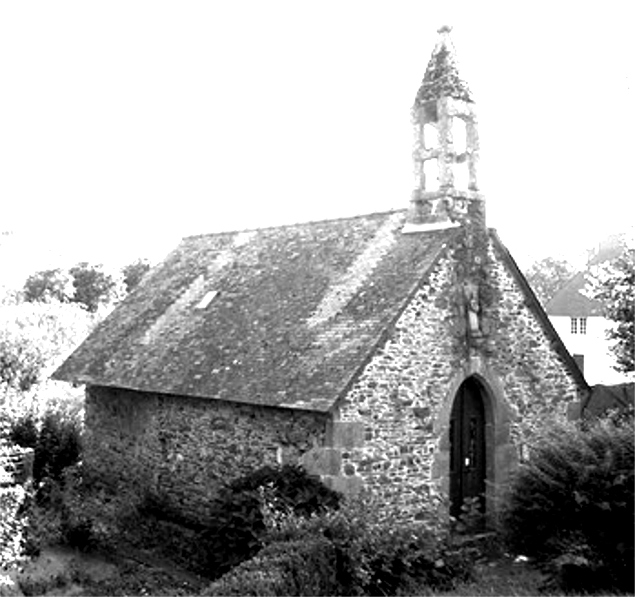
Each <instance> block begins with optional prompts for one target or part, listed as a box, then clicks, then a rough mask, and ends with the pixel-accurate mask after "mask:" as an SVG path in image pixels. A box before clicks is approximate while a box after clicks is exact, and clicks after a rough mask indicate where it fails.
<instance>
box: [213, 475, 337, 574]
mask: <svg viewBox="0 0 635 597" xmlns="http://www.w3.org/2000/svg"><path fill="white" fill-rule="evenodd" d="M265 494H266V495H267V499H268V501H269V504H270V505H271V506H272V507H273V508H274V509H277V510H278V511H280V512H286V511H290V512H293V513H295V514H297V515H299V516H309V515H311V514H314V513H317V512H323V511H325V510H327V509H328V508H336V507H337V506H338V505H339V500H340V496H339V494H338V493H336V492H334V491H332V490H330V489H328V488H327V487H326V486H325V485H323V484H322V482H321V481H320V480H319V478H318V477H315V476H312V475H309V474H308V473H307V472H306V471H305V470H304V469H302V468H301V467H299V466H293V465H285V466H282V467H279V468H277V467H271V466H265V467H262V468H260V469H257V470H256V471H254V472H252V473H250V474H248V475H246V476H244V477H240V478H238V479H236V480H235V481H233V482H231V483H230V484H229V485H228V486H227V487H225V488H224V489H223V490H221V491H220V492H219V495H218V497H217V498H216V499H215V500H214V503H213V514H212V516H211V517H210V522H209V524H208V525H207V528H206V529H205V530H204V531H203V532H202V533H201V544H202V545H203V546H204V547H203V550H204V552H205V557H204V559H205V562H206V563H205V566H206V568H207V570H206V572H207V574H209V575H212V576H213V577H218V576H220V575H221V574H224V573H225V572H226V571H227V570H229V569H230V568H232V567H233V566H235V565H237V564H239V563H240V562H242V561H244V560H246V559H248V558H250V557H252V556H253V555H255V554H256V553H257V552H258V551H259V550H260V548H261V547H262V545H263V543H262V540H263V537H264V535H265V533H266V530H267V528H266V525H265V521H264V517H263V505H264V503H263V497H264V495H265Z"/></svg>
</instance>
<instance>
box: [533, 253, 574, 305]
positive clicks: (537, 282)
mask: <svg viewBox="0 0 635 597" xmlns="http://www.w3.org/2000/svg"><path fill="white" fill-rule="evenodd" d="M574 274H575V269H574V267H573V266H572V265H571V264H570V263H569V262H568V261H564V260H562V259H554V258H553V257H546V258H545V259H541V260H540V261H536V262H535V263H532V264H531V265H530V266H529V267H528V268H527V271H525V278H527V282H529V285H530V286H531V289H532V290H533V291H534V293H535V294H536V297H538V300H539V301H540V302H541V304H542V305H543V306H544V305H546V304H547V303H548V302H549V301H550V300H551V299H552V298H553V297H554V296H555V294H556V293H557V292H558V291H559V290H561V289H562V288H563V287H564V285H565V284H566V283H567V282H568V281H569V279H570V278H572V277H573V275H574Z"/></svg>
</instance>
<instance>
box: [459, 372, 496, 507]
mask: <svg viewBox="0 0 635 597" xmlns="http://www.w3.org/2000/svg"><path fill="white" fill-rule="evenodd" d="M485 423H486V422H485V389H484V388H483V386H482V385H481V384H480V383H479V381H478V380H477V379H476V378H475V377H468V378H467V379H466V380H465V381H464V382H463V383H462V384H461V385H460V386H459V389H458V391H457V393H456V397H455V399H454V404H453V406H452V412H451V415H450V514H451V515H452V516H455V517H458V516H459V515H460V514H461V506H462V505H463V503H464V502H465V500H467V499H470V498H478V499H479V505H480V509H481V511H482V512H485V477H486V471H487V466H486V465H487V463H486V450H485Z"/></svg>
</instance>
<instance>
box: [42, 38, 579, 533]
mask: <svg viewBox="0 0 635 597" xmlns="http://www.w3.org/2000/svg"><path fill="white" fill-rule="evenodd" d="M412 120H413V125H414V129H415V134H416V143H415V148H414V163H415V171H416V185H415V188H414V190H413V193H412V197H411V198H410V201H409V203H408V201H405V202H404V209H402V210H397V211H391V212H388V213H375V214H368V215H359V216H358V217H353V218H346V219H338V220H330V221H320V222H309V223H302V224H296V225H290V226H281V227H274V228H264V229H257V230H245V231H238V232H225V233H220V234H209V235H201V236H193V237H188V238H185V239H184V240H183V241H182V242H181V243H180V244H179V245H178V246H177V247H176V248H175V250H174V251H173V252H172V253H171V254H169V255H168V256H167V257H166V259H165V260H164V261H163V262H162V263H161V264H159V265H158V266H157V267H155V268H154V269H153V270H152V271H151V272H150V273H149V274H148V275H147V276H146V278H145V279H144V280H143V281H142V283H141V284H140V286H138V287H137V288H136V289H135V290H134V291H133V292H132V293H131V294H130V295H129V296H128V297H127V298H126V299H125V300H124V301H123V302H122V303H121V304H120V305H119V306H118V307H117V308H116V309H115V310H114V311H113V313H112V314H111V315H110V316H109V317H108V318H107V319H105V320H104V321H103V322H102V323H101V325H99V326H98V327H97V328H96V329H95V331H94V332H93V333H92V334H91V335H90V336H89V337H88V338H87V339H86V341H85V342H84V343H83V344H82V345H81V346H80V347H79V348H78V349H77V350H76V351H75V352H74V353H73V354H72V355H71V356H70V358H69V359H68V360H67V361H66V362H65V363H64V364H63V365H62V366H61V367H60V368H59V369H58V371H57V372H56V373H55V374H54V377H55V378H56V379H60V380H66V381H69V382H73V383H80V384H85V385H86V404H85V407H86V429H87V439H86V447H85V457H84V466H85V467H86V470H87V472H89V473H90V474H94V475H98V476H99V477H100V478H101V479H102V480H103V481H104V482H105V483H109V484H112V485H113V486H114V487H119V488H122V487H127V488H129V489H131V490H132V491H133V492H136V494H137V495H139V496H140V499H141V497H142V496H153V497H155V498H157V499H160V500H161V501H162V503H165V504H167V505H168V506H169V507H170V508H172V509H173V510H174V511H175V512H177V513H179V514H180V515H181V516H183V517H184V518H188V519H192V520H202V519H204V518H205V516H206V513H207V512H208V507H209V498H210V496H212V495H213V494H214V492H215V491H216V490H217V489H218V488H219V487H220V486H221V485H222V484H224V483H225V482H228V481H230V480H232V479H233V478H236V477H238V476H240V475H243V474H245V473H246V472H248V471H251V470H253V469H255V468H257V467H259V466H262V465H264V464H274V463H287V462H292V463H301V464H303V465H304V466H305V467H306V468H307V469H308V470H309V471H310V472H312V473H315V474H318V475H320V476H321V478H322V479H323V480H324V481H325V482H326V483H327V484H329V485H330V486H331V487H333V488H334V489H336V490H339V491H342V492H343V493H345V494H356V493H359V492H360V491H363V490H368V491H370V492H372V493H374V494H375V495H377V496H379V497H380V498H381V500H382V502H383V504H384V505H385V508H387V509H389V510H391V511H392V512H393V513H395V514H397V515H398V517H399V518H401V519H403V520H413V519H414V520H416V519H417V517H418V516H420V515H421V511H422V505H423V504H425V502H426V500H429V499H430V496H431V495H432V494H433V493H441V494H443V495H446V496H447V497H448V503H449V508H450V511H451V513H452V514H457V513H458V512H459V510H460V507H461V504H463V503H464V501H465V500H466V499H468V498H470V499H472V498H473V499H476V500H478V503H480V507H481V508H482V509H483V511H484V512H485V514H486V516H487V518H488V520H490V521H495V518H496V503H497V499H496V498H497V496H498V495H499V493H500V491H501V490H502V488H504V486H505V482H506V480H507V479H508V477H509V475H510V473H511V472H512V471H513V470H514V468H515V467H516V466H517V463H518V462H519V459H522V458H523V455H524V453H525V446H526V445H527V442H528V441H530V439H531V433H532V430H534V429H536V427H537V426H540V425H541V424H542V423H543V422H545V421H547V420H552V419H554V418H558V417H563V418H564V417H571V416H575V413H576V411H577V409H578V405H579V403H580V400H581V399H582V398H583V397H584V396H585V394H586V392H587V390H588V387H587V384H586V382H585V380H584V378H583V376H582V374H581V372H580V371H579V369H578V367H577V366H576V363H575V362H574V361H573V359H572V358H571V356H570V355H569V353H568V352H567V350H566V349H565V347H564V345H563V343H562V341H561V340H560V338H559V337H558V334H557V333H556V331H555V330H554V328H553V326H552V325H551V323H550V322H549V319H548V318H547V316H546V315H545V313H544V311H543V309H542V307H541V306H540V303H539V302H538V301H537V300H536V297H535V296H534V293H533V292H532V290H531V288H530V287H529V285H528V284H527V281H526V280H525V278H524V277H523V274H522V273H521V271H520V270H519V269H518V267H517V265H516V263H515V262H514V260H513V259H512V257H511V255H510V254H509V252H508V251H507V249H506V248H505V246H504V245H503V243H502V242H501V240H500V238H499V237H498V235H497V233H496V232H495V231H494V230H492V229H488V228H487V226H486V218H485V212H486V209H485V198H484V196H483V195H482V194H481V192H480V190H479V186H478V160H479V143H478V125H477V119H476V111H475V103H474V100H473V97H472V94H471V92H470V90H469V87H468V85H467V84H466V83H465V81H463V80H462V79H461V77H460V75H459V72H458V69H457V63H456V59H455V56H454V50H453V47H452V44H451V41H450V39H449V29H448V28H442V29H441V30H440V31H439V39H438V43H437V44H436V47H435V48H434V51H433V52H432V56H431V58H430V61H429V63H428V66H427V70H426V71H425V75H424V78H423V81H422V83H421V86H420V88H419V90H418V91H417V93H416V96H415V99H414V105H413V108H412Z"/></svg>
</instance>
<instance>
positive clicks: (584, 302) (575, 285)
mask: <svg viewBox="0 0 635 597" xmlns="http://www.w3.org/2000/svg"><path fill="white" fill-rule="evenodd" d="M585 285H586V276H585V273H584V272H578V273H577V274H576V275H575V276H573V278H571V279H570V280H569V281H568V282H567V283H566V284H565V285H564V286H563V287H562V288H561V289H560V290H559V291H558V292H556V294H555V295H554V296H553V297H552V298H551V300H550V301H548V302H547V304H546V305H545V311H546V312H547V313H548V314H549V315H550V316H553V317H555V316H566V317H591V316H594V315H597V316H602V303H600V302H599V301H596V300H594V299H590V298H588V297H586V296H584V294H582V289H583V288H584V286H585Z"/></svg>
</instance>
